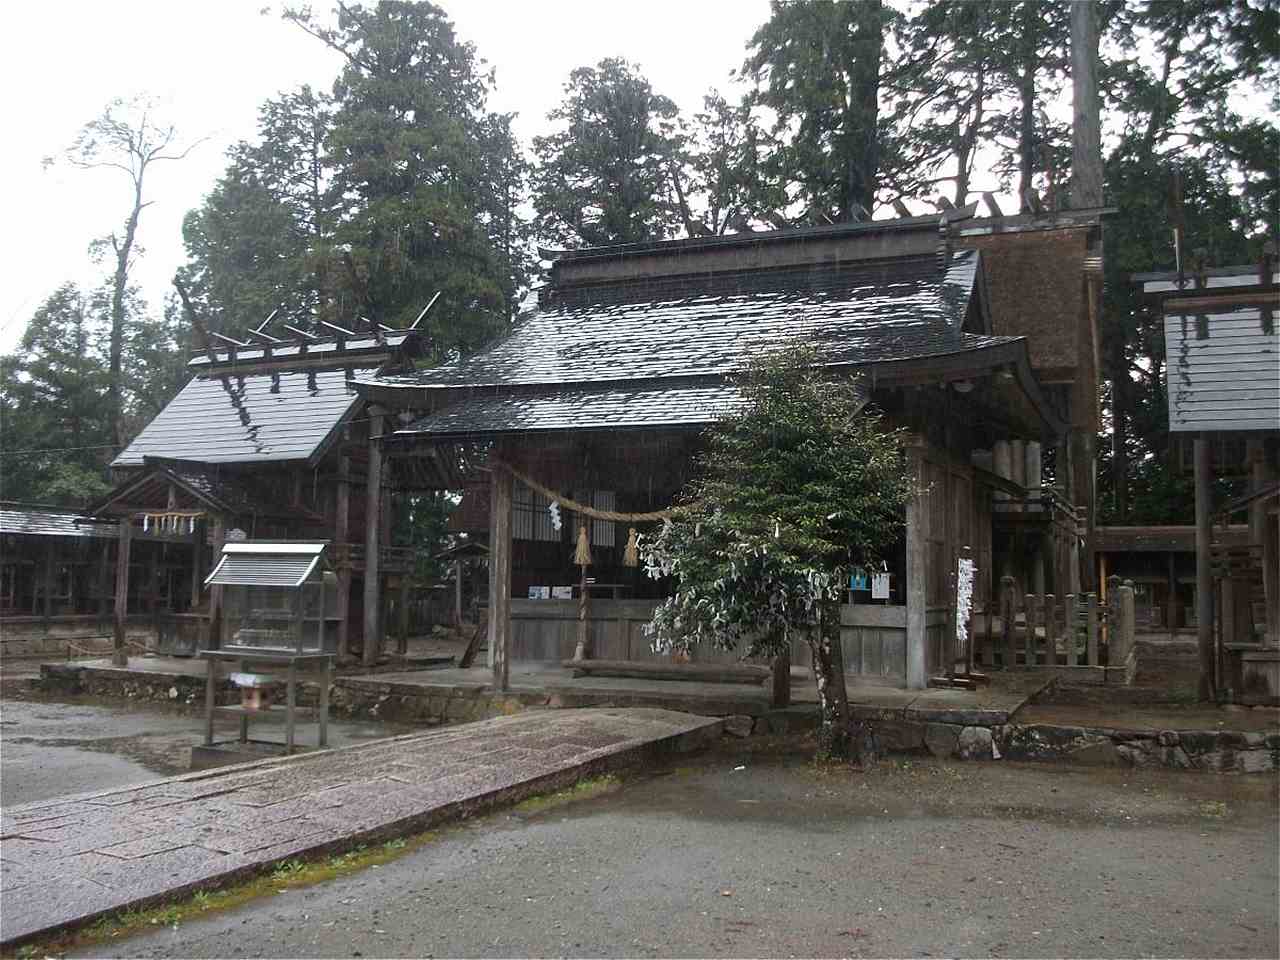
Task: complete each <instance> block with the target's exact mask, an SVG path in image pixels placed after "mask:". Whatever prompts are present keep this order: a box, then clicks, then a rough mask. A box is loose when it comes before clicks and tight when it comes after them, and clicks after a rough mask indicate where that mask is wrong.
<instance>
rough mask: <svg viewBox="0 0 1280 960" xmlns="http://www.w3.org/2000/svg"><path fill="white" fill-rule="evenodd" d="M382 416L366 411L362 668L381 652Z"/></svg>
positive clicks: (370, 665)
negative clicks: (367, 416) (366, 455)
mask: <svg viewBox="0 0 1280 960" xmlns="http://www.w3.org/2000/svg"><path fill="white" fill-rule="evenodd" d="M382 419H383V415H382V413H381V412H375V411H374V408H370V411H369V477H368V481H367V484H366V487H365V498H364V654H363V660H364V665H365V666H366V667H372V666H374V665H375V664H376V663H377V662H378V654H380V653H381V652H382V634H381V633H380V630H381V626H382V618H381V617H380V616H379V614H380V613H381V612H382V610H381V606H382V583H381V582H380V579H379V571H378V566H379V564H378V560H379V559H380V557H379V556H378V551H379V549H380V546H381V545H380V543H379V536H378V535H379V533H380V532H381V530H382V523H381V517H380V516H379V512H380V508H381V506H382V495H381V494H382Z"/></svg>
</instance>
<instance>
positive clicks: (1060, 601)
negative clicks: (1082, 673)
mask: <svg viewBox="0 0 1280 960" xmlns="http://www.w3.org/2000/svg"><path fill="white" fill-rule="evenodd" d="M1107 587H1108V589H1107V598H1106V600H1105V601H1102V600H1101V599H1100V598H1099V596H1098V595H1097V594H1096V593H1080V594H1070V593H1069V594H1067V595H1066V596H1062V597H1057V596H1054V595H1053V594H1033V593H1028V594H1025V595H1023V596H1021V597H1019V596H1017V595H1016V594H1015V593H1014V581H1013V578H1012V577H1005V578H1004V579H1003V580H1002V581H1001V590H1000V595H999V598H998V599H997V601H996V602H995V603H991V602H987V603H985V604H983V605H982V607H983V609H980V610H978V611H976V612H974V613H973V614H972V616H971V620H970V634H969V635H970V637H971V638H972V639H971V642H972V643H973V650H974V654H975V657H974V659H975V660H976V661H977V663H979V664H980V665H981V666H982V668H983V669H986V670H992V669H997V668H998V669H1004V670H1008V669H1013V668H1017V667H1021V668H1030V667H1058V666H1065V667H1076V666H1081V667H1084V666H1088V667H1124V666H1126V665H1127V662H1128V659H1129V655H1130V653H1131V652H1132V650H1133V642H1134V630H1135V627H1136V620H1137V617H1136V612H1135V609H1134V600H1133V584H1132V583H1131V582H1129V581H1125V582H1123V583H1122V582H1121V581H1120V578H1119V577H1112V578H1110V579H1109V580H1108V581H1107Z"/></svg>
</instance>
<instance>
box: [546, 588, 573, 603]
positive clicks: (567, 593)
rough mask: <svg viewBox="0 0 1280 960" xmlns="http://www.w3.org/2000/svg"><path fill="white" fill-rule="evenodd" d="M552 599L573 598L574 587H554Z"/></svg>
mask: <svg viewBox="0 0 1280 960" xmlns="http://www.w3.org/2000/svg"><path fill="white" fill-rule="evenodd" d="M551 599H552V600H572V599H573V587H552V588H551Z"/></svg>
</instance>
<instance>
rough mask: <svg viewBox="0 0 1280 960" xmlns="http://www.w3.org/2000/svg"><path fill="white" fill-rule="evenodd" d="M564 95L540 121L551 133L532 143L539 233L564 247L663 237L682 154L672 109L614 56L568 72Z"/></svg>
mask: <svg viewBox="0 0 1280 960" xmlns="http://www.w3.org/2000/svg"><path fill="white" fill-rule="evenodd" d="M564 93H565V96H564V100H563V101H561V103H560V105H559V106H558V107H556V108H555V109H554V110H552V111H551V113H549V114H548V115H547V119H548V120H549V121H551V122H552V123H553V124H555V125H556V126H557V129H556V131H555V132H554V133H551V134H548V135H547V136H542V137H535V138H534V140H533V152H534V156H535V157H536V159H537V163H536V166H535V168H534V173H533V204H534V209H535V210H536V211H537V227H538V230H539V233H540V235H541V236H543V237H546V238H547V239H550V240H554V241H555V242H556V243H558V244H561V245H563V246H566V247H577V246H597V245H602V244H613V243H634V242H637V241H641V240H661V239H663V238H665V237H668V236H670V235H671V234H672V233H673V232H674V229H675V226H676V224H677V223H678V220H679V209H678V205H677V202H676V201H675V199H674V198H673V196H672V191H673V188H674V186H675V185H674V183H673V181H672V177H673V176H675V175H677V173H676V171H677V170H678V167H679V159H678V157H679V154H680V152H681V149H682V137H681V136H680V134H679V131H678V130H677V126H676V115H677V111H676V106H675V104H674V103H672V102H671V101H670V100H668V99H667V98H666V97H664V96H662V95H660V94H657V93H655V92H654V91H653V88H652V87H651V86H650V84H649V81H648V80H646V79H645V78H644V77H643V76H642V75H641V74H640V72H639V69H638V68H637V67H636V66H635V65H634V64H631V63H628V62H627V61H626V60H622V59H617V58H607V59H604V60H601V61H600V62H599V63H598V64H596V65H595V66H594V67H579V68H578V69H576V70H574V71H573V72H572V73H570V74H569V81H568V82H567V83H566V84H565V87H564Z"/></svg>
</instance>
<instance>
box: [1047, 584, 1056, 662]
mask: <svg viewBox="0 0 1280 960" xmlns="http://www.w3.org/2000/svg"><path fill="white" fill-rule="evenodd" d="M1044 657H1045V660H1044V662H1045V663H1046V664H1048V665H1049V666H1051V667H1056V666H1057V665H1058V598H1057V597H1055V596H1054V595H1053V594H1052V593H1050V594H1047V595H1046V596H1045V597H1044Z"/></svg>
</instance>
